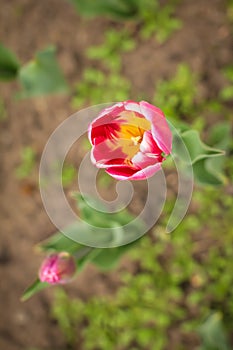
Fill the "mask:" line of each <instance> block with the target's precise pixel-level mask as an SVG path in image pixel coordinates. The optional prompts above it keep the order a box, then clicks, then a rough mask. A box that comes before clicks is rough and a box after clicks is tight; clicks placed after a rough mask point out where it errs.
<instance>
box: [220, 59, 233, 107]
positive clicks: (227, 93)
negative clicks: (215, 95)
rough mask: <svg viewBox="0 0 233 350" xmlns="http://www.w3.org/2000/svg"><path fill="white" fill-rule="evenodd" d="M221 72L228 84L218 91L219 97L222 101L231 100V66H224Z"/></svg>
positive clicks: (232, 91) (232, 93) (232, 87)
mask: <svg viewBox="0 0 233 350" xmlns="http://www.w3.org/2000/svg"><path fill="white" fill-rule="evenodd" d="M223 73H224V76H225V77H226V79H227V80H228V81H229V84H228V85H227V86H226V87H224V88H223V89H222V90H221V91H220V97H221V98H222V100H224V101H230V100H231V101H233V66H228V67H226V68H225V69H224V70H223Z"/></svg>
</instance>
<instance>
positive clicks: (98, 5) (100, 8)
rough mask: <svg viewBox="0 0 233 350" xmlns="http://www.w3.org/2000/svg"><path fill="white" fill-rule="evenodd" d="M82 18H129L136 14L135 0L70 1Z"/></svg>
mask: <svg viewBox="0 0 233 350" xmlns="http://www.w3.org/2000/svg"><path fill="white" fill-rule="evenodd" d="M70 1H71V2H72V3H73V4H74V6H75V8H76V10H77V11H78V12H79V13H80V14H81V15H83V16H87V17H91V16H99V15H108V16H111V17H113V18H118V19H124V18H130V17H132V16H134V15H135V14H136V13H137V10H138V8H137V2H136V1H135V0H127V1H124V0H108V1H106V0H95V1H93V0H70Z"/></svg>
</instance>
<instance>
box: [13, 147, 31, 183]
mask: <svg viewBox="0 0 233 350" xmlns="http://www.w3.org/2000/svg"><path fill="white" fill-rule="evenodd" d="M35 165H36V153H35V151H34V149H33V148H32V147H30V146H27V147H24V148H23V149H22V151H21V163H20V165H19V166H18V167H17V169H16V171H15V173H16V176H17V178H18V179H25V178H27V177H29V176H30V175H31V173H32V171H33V169H34V168H35Z"/></svg>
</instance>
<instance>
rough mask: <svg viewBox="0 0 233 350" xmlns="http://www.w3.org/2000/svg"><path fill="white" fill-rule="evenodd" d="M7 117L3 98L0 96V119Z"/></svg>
mask: <svg viewBox="0 0 233 350" xmlns="http://www.w3.org/2000/svg"><path fill="white" fill-rule="evenodd" d="M6 117H7V112H6V107H5V103H4V100H3V99H2V98H1V97H0V121H3V120H5V119H6Z"/></svg>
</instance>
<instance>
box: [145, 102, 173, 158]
mask: <svg viewBox="0 0 233 350" xmlns="http://www.w3.org/2000/svg"><path fill="white" fill-rule="evenodd" d="M140 107H141V110H142V114H143V115H144V116H145V117H146V118H147V119H148V120H150V122H151V125H152V127H151V130H152V135H153V137H154V139H155V140H156V143H157V144H158V146H159V147H160V148H161V150H162V151H163V152H165V153H166V154H170V153H171V149H172V133H171V130H170V129H169V126H168V124H167V121H166V119H165V116H164V114H163V112H162V111H161V110H160V109H159V108H157V107H155V106H152V105H151V104H150V103H148V102H145V101H141V102H140Z"/></svg>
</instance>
